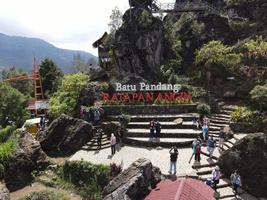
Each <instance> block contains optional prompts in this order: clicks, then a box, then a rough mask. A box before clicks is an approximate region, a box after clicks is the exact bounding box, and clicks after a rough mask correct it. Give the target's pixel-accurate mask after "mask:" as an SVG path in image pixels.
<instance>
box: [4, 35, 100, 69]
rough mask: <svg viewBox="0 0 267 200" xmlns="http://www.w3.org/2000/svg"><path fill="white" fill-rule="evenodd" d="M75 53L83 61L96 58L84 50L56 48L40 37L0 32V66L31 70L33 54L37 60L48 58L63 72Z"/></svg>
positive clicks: (71, 64) (71, 63) (69, 65)
mask: <svg viewBox="0 0 267 200" xmlns="http://www.w3.org/2000/svg"><path fill="white" fill-rule="evenodd" d="M88 45H90V44H88ZM77 54H79V55H80V56H81V58H82V59H84V60H85V62H87V61H88V60H90V59H94V60H96V59H97V57H95V56H94V55H92V54H90V53H87V52H84V51H75V50H67V49H60V48H57V47H55V46H54V45H52V44H50V43H48V42H46V41H44V40H42V39H38V38H28V37H21V36H8V35H5V34H2V33H0V66H4V67H11V66H15V67H17V68H21V69H23V70H25V71H31V69H32V63H33V57H34V56H35V58H36V60H37V61H38V62H40V61H41V60H43V59H44V58H50V59H52V60H53V61H55V62H56V64H57V65H58V66H59V67H60V68H61V69H62V70H63V71H64V72H71V67H72V66H73V57H74V55H77Z"/></svg>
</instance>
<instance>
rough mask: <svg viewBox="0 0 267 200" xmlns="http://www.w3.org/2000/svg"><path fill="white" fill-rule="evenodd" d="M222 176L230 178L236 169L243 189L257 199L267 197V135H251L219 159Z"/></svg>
mask: <svg viewBox="0 0 267 200" xmlns="http://www.w3.org/2000/svg"><path fill="white" fill-rule="evenodd" d="M218 165H219V166H220V168H221V170H222V172H223V174H224V175H225V176H226V177H230V174H231V173H232V172H233V170H235V169H237V170H238V171H239V173H240V175H241V178H242V184H243V186H242V187H243V188H244V189H245V190H247V191H249V192H250V193H251V194H253V195H255V196H258V197H265V198H266V197H267V191H266V185H267V135H266V134H264V133H257V134H251V135H248V136H246V137H245V138H243V139H242V140H241V141H239V142H237V143H236V144H235V145H234V146H233V147H232V148H231V149H229V150H227V151H226V152H224V153H223V154H222V156H221V157H220V158H219V162H218Z"/></svg>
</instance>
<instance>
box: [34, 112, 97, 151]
mask: <svg viewBox="0 0 267 200" xmlns="http://www.w3.org/2000/svg"><path fill="white" fill-rule="evenodd" d="M92 137H93V131H92V125H91V124H90V123H88V122H86V121H83V120H81V119H76V118H72V117H69V116H67V115H64V114H62V115H61V116H60V117H59V118H57V119H55V120H54V121H53V122H52V123H51V124H50V126H49V127H48V129H47V130H46V131H44V132H42V133H41V134H40V135H39V141H40V143H41V146H42V148H43V149H44V151H45V152H47V153H62V154H71V153H74V152H75V151H77V150H79V149H80V148H81V147H82V146H83V145H84V144H85V143H86V142H88V141H89V140H90V139H92Z"/></svg>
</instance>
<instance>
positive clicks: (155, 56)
mask: <svg viewBox="0 0 267 200" xmlns="http://www.w3.org/2000/svg"><path fill="white" fill-rule="evenodd" d="M164 44H165V39H164V27H163V23H162V21H161V20H160V19H158V18H156V17H153V15H152V14H151V13H150V12H149V11H148V10H147V9H144V8H141V7H136V8H132V9H129V10H127V11H126V12H125V14H124V15H123V25H122V26H121V27H120V28H119V29H118V30H117V31H116V34H115V39H114V48H113V57H114V60H115V64H116V66H117V68H118V69H117V71H118V74H117V76H119V77H125V76H126V75H127V76H131V75H132V76H136V77H138V76H139V77H142V78H145V79H146V80H154V78H155V77H157V73H158V71H159V67H160V65H161V64H162V63H163V61H164V48H165V47H164Z"/></svg>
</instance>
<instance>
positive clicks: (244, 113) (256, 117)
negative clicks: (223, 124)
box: [230, 107, 265, 123]
mask: <svg viewBox="0 0 267 200" xmlns="http://www.w3.org/2000/svg"><path fill="white" fill-rule="evenodd" d="M230 116H231V120H232V121H233V122H245V123H261V122H263V120H264V118H265V116H264V114H263V113H259V112H257V111H252V110H250V109H249V108H247V107H238V108H237V109H235V110H234V111H233V112H231V114H230Z"/></svg>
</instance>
